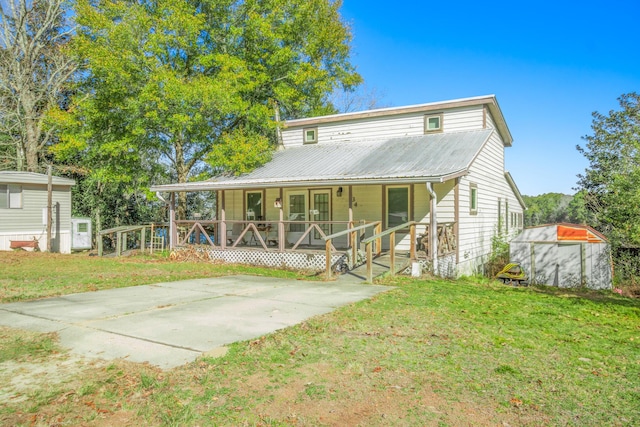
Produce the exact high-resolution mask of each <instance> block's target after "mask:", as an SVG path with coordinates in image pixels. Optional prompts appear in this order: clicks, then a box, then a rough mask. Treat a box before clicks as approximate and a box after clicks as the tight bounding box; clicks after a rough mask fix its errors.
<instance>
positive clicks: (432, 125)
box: [424, 114, 442, 133]
mask: <svg viewBox="0 0 640 427" xmlns="http://www.w3.org/2000/svg"><path fill="white" fill-rule="evenodd" d="M435 132H442V114H431V115H428V116H424V133H435Z"/></svg>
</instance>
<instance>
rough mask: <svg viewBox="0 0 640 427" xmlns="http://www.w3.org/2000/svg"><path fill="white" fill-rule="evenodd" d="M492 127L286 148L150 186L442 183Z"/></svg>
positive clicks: (467, 162) (462, 168) (460, 169)
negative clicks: (208, 174)
mask: <svg viewBox="0 0 640 427" xmlns="http://www.w3.org/2000/svg"><path fill="white" fill-rule="evenodd" d="M492 132H493V131H492V130H491V129H482V130H474V131H467V132H451V133H439V134H429V135H420V136H407V137H402V138H393V139H385V140H375V141H353V142H349V143H340V144H337V143H319V144H313V145H302V146H296V147H288V148H286V149H282V150H280V151H276V152H275V153H274V154H273V158H272V160H271V161H270V162H268V163H267V164H265V165H263V166H261V167H259V168H257V169H256V170H254V171H253V172H250V173H248V174H244V175H240V176H237V177H234V176H220V177H216V178H212V179H210V180H207V181H200V182H190V183H186V184H168V185H156V186H153V187H151V190H153V191H167V192H175V191H211V190H224V189H240V188H265V187H280V186H282V187H293V186H316V185H346V184H351V185H353V184H373V183H380V184H384V183H399V182H426V181H430V182H443V181H446V180H448V179H452V178H455V177H457V176H461V175H464V174H466V173H467V170H468V169H469V167H470V166H471V163H472V162H473V160H474V159H475V157H476V156H477V154H478V153H479V151H480V150H481V149H482V147H483V145H484V144H485V142H486V141H487V139H488V138H489V136H490V135H491V133H492Z"/></svg>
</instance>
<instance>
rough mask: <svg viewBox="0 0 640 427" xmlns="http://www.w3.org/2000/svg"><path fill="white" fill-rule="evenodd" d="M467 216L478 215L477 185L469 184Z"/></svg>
mask: <svg viewBox="0 0 640 427" xmlns="http://www.w3.org/2000/svg"><path fill="white" fill-rule="evenodd" d="M469 215H478V184H476V183H471V184H469Z"/></svg>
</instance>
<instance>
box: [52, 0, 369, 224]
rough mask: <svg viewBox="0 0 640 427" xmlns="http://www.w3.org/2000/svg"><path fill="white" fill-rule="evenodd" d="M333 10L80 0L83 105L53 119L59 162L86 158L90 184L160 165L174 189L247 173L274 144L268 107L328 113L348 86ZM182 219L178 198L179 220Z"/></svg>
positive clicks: (289, 0)
mask: <svg viewBox="0 0 640 427" xmlns="http://www.w3.org/2000/svg"><path fill="white" fill-rule="evenodd" d="M339 7H340V3H339V2H332V1H330V0H307V1H302V0H243V1H239V0H113V1H110V0H98V1H89V0H79V1H78V3H77V10H76V13H77V22H78V24H79V30H78V37H77V42H76V44H75V51H76V53H77V55H78V59H79V60H80V61H81V64H82V65H83V73H82V75H81V76H82V81H81V86H80V92H81V94H82V95H81V96H78V97H77V98H76V102H75V104H74V106H73V109H72V110H71V116H72V117H67V118H60V119H59V120H61V121H65V122H67V123H68V125H69V126H67V128H66V131H65V134H64V136H63V141H64V143H63V144H62V145H61V146H60V148H59V150H58V155H59V156H62V157H64V156H67V157H68V156H69V155H73V153H74V152H83V153H85V156H84V157H85V158H87V159H93V160H92V167H91V173H92V174H95V173H96V171H97V170H98V169H101V170H103V171H104V173H105V175H111V174H113V173H114V171H120V172H121V173H122V174H126V173H129V174H137V175H139V174H140V173H145V172H146V170H145V169H144V168H143V167H141V164H142V163H144V162H146V167H155V166H157V165H164V166H166V167H167V170H168V172H169V174H168V177H167V178H168V179H171V180H177V181H178V182H180V183H183V182H187V181H188V180H189V179H192V178H193V177H195V176H199V177H202V176H210V175H211V174H213V173H240V172H244V171H247V170H250V169H252V168H254V167H256V166H257V165H259V164H261V163H263V162H265V161H266V160H268V158H269V153H270V150H271V148H272V147H273V145H274V142H275V135H276V132H275V128H276V122H275V120H274V118H275V116H276V114H275V111H276V109H278V111H280V112H281V113H282V117H284V118H286V117H296V116H301V115H317V114H324V113H328V112H332V111H333V108H332V106H331V104H330V103H329V101H328V99H329V95H330V93H331V92H332V91H333V90H334V89H335V88H337V87H346V88H350V87H352V86H354V85H356V84H357V83H359V81H360V77H359V76H358V75H357V73H355V72H354V70H353V68H352V66H351V65H350V63H349V61H348V54H349V41H350V33H349V30H348V28H347V26H346V25H345V24H344V23H343V22H342V21H341V19H340V15H339ZM107 171H109V172H108V173H107ZM150 177H151V174H150ZM119 178H120V179H126V178H125V177H124V176H119ZM185 209H186V198H185V197H181V204H180V207H179V215H180V216H184V214H185Z"/></svg>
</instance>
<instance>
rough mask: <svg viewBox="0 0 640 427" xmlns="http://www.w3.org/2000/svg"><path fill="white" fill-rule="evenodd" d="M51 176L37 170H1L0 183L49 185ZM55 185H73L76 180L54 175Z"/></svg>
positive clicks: (53, 181)
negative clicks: (36, 171)
mask: <svg viewBox="0 0 640 427" xmlns="http://www.w3.org/2000/svg"><path fill="white" fill-rule="evenodd" d="M48 182H49V178H48V176H47V175H45V174H42V173H35V172H19V171H0V183H3V184H43V185H47V184H48ZM51 182H52V183H53V185H59V186H72V185H76V182H75V181H74V180H72V179H67V178H61V177H59V176H54V177H52V178H51Z"/></svg>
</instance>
